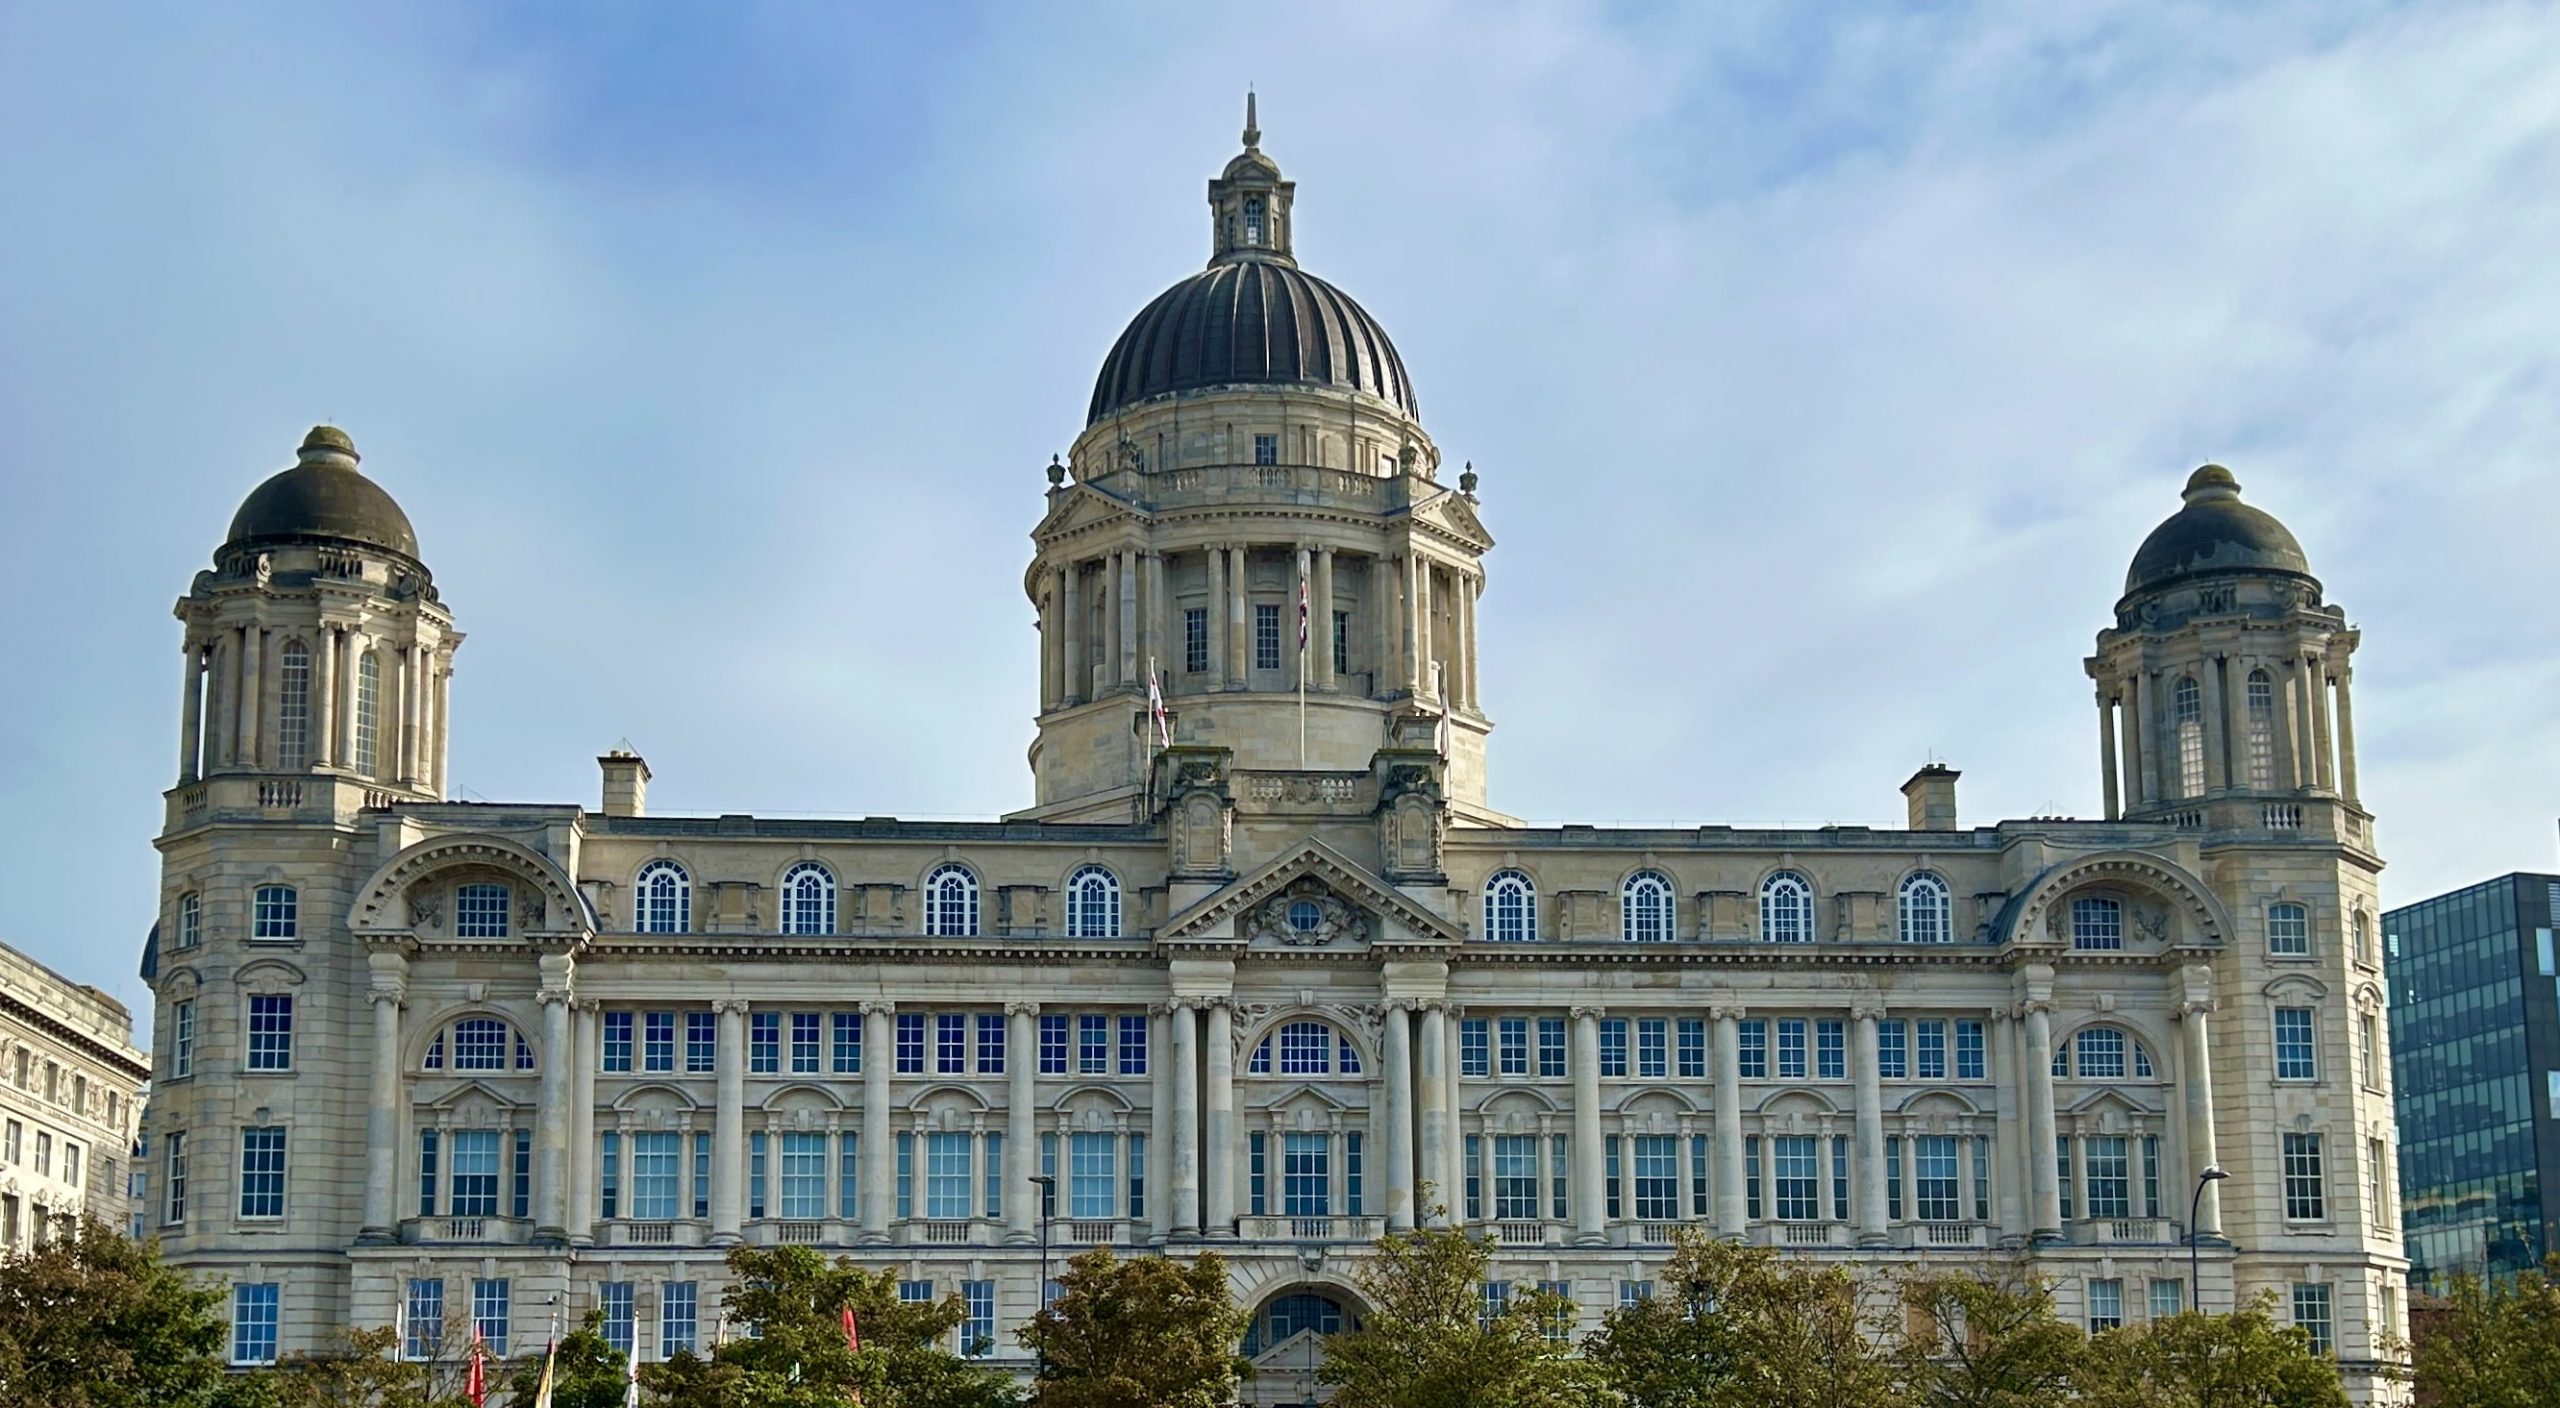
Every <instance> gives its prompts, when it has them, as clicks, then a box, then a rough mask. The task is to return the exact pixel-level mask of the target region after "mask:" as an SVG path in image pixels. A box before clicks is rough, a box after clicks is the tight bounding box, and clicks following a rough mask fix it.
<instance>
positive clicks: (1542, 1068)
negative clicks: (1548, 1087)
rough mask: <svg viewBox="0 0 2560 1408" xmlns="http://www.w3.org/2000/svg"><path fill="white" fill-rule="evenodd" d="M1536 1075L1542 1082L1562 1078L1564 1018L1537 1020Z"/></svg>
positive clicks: (1541, 1018) (1542, 1018)
mask: <svg viewBox="0 0 2560 1408" xmlns="http://www.w3.org/2000/svg"><path fill="white" fill-rule="evenodd" d="M1538 1075H1539V1077H1540V1078H1541V1079H1544V1080H1562V1079H1563V1078H1564V1018H1562V1017H1540V1018H1539V1019H1538Z"/></svg>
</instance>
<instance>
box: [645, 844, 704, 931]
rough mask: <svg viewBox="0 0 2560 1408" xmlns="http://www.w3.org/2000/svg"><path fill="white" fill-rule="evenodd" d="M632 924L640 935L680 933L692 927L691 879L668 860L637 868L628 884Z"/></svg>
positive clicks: (682, 869)
mask: <svg viewBox="0 0 2560 1408" xmlns="http://www.w3.org/2000/svg"><path fill="white" fill-rule="evenodd" d="M631 927H632V929H633V931H634V932H636V933H642V934H681V933H685V932H687V931H689V930H690V929H692V928H693V881H692V880H691V879H690V878H689V877H687V876H686V875H685V873H684V867H683V866H681V865H678V864H676V863H675V862H674V861H671V860H653V861H651V862H649V863H648V864H647V865H644V866H642V867H640V878H639V879H637V880H635V881H633V882H632V885H631Z"/></svg>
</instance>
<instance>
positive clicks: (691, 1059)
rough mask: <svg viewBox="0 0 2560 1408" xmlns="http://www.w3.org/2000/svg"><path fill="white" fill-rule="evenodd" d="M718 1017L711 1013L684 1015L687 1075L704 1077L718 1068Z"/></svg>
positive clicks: (689, 1013) (688, 1013)
mask: <svg viewBox="0 0 2560 1408" xmlns="http://www.w3.org/2000/svg"><path fill="white" fill-rule="evenodd" d="M719 1050H720V1017H719V1015H718V1014H717V1013H713V1012H687V1013H686V1014H684V1068H685V1072H686V1074H688V1075H697V1076H704V1075H709V1074H711V1073H712V1072H713V1071H714V1070H717V1069H718V1068H719V1066H718V1055H719Z"/></svg>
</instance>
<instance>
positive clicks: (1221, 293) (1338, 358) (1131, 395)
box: [1085, 257, 1421, 425]
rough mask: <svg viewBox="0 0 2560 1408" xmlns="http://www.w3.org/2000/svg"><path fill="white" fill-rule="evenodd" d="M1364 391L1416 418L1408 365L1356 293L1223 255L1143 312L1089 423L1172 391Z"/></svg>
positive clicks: (1108, 371)
mask: <svg viewBox="0 0 2560 1408" xmlns="http://www.w3.org/2000/svg"><path fill="white" fill-rule="evenodd" d="M1253 383H1261V384H1278V385H1295V386H1316V387H1325V388H1330V389H1332V390H1336V391H1364V392H1367V393H1368V394H1369V395H1372V396H1375V397H1377V398H1378V399H1379V400H1381V401H1386V402H1389V403H1391V404H1393V405H1396V406H1399V407H1401V408H1402V409H1403V410H1404V413H1405V414H1406V415H1409V416H1414V417H1417V418H1418V417H1419V416H1420V415H1421V408H1420V406H1419V404H1418V403H1417V402H1416V401H1415V400H1414V395H1413V383H1412V382H1411V381H1409V380H1407V379H1406V378H1405V371H1404V359H1403V358H1402V357H1399V356H1397V355H1396V348H1395V344H1394V343H1392V342H1389V341H1388V340H1387V331H1386V329H1384V328H1382V327H1380V326H1378V321H1377V319H1375V318H1372V317H1370V316H1369V315H1368V313H1367V312H1366V311H1364V310H1363V309H1362V308H1361V307H1360V305H1359V304H1357V303H1354V302H1352V301H1351V295H1349V294H1347V293H1344V292H1343V291H1342V290H1340V289H1338V288H1335V287H1334V286H1333V285H1331V284H1329V283H1326V282H1325V281H1324V280H1322V279H1319V278H1317V277H1316V276H1314V275H1313V274H1309V273H1307V272H1305V271H1304V270H1302V269H1299V268H1298V267H1297V266H1296V265H1295V264H1294V263H1292V262H1289V261H1287V260H1285V259H1276V258H1233V257H1230V258H1225V259H1221V260H1220V261H1219V262H1217V263H1214V264H1212V265H1210V266H1209V267H1208V268H1206V269H1203V270H1201V271H1200V272H1199V273H1197V274H1194V275H1192V276H1191V277H1190V278H1187V279H1184V280H1183V281H1182V282H1180V283H1178V284H1175V285H1174V286H1173V287H1171V288H1169V289H1166V290H1165V291H1164V292H1163V293H1162V294H1160V295H1158V296H1157V298H1156V300H1155V301H1154V302H1153V303H1150V304H1148V305H1147V306H1146V307H1145V308H1143V309H1141V310H1139V313H1138V316H1137V317H1136V318H1135V319H1133V320H1131V322H1130V323H1129V328H1128V331H1126V332H1123V333H1121V334H1120V340H1119V341H1118V342H1116V343H1114V344H1112V347H1111V355H1110V356H1109V357H1107V358H1105V359H1104V360H1103V363H1102V375H1101V376H1099V377H1097V378H1096V379H1095V380H1094V384H1093V405H1092V408H1091V409H1090V410H1089V411H1088V412H1087V413H1086V416H1085V423H1086V424H1087V425H1091V424H1093V423H1094V422H1096V421H1099V420H1102V419H1103V418H1104V417H1106V416H1109V415H1110V414H1111V413H1112V412H1113V411H1116V410H1118V409H1120V408H1121V407H1123V406H1130V405H1135V404H1137V403H1138V402H1141V401H1145V400H1149V399H1151V398H1153V397H1157V396H1161V395H1164V394H1166V393H1168V392H1174V391H1189V390H1193V389H1195V388H1198V387H1204V386H1232V385H1238V384H1253Z"/></svg>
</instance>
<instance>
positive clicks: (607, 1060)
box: [604, 1012, 631, 1075]
mask: <svg viewBox="0 0 2560 1408" xmlns="http://www.w3.org/2000/svg"><path fill="white" fill-rule="evenodd" d="M604 1068H605V1070H606V1071H607V1072H608V1073H611V1074H616V1075H620V1074H625V1073H628V1072H629V1071H630V1069H631V1014H630V1013H628V1012H607V1013H606V1014H604Z"/></svg>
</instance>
